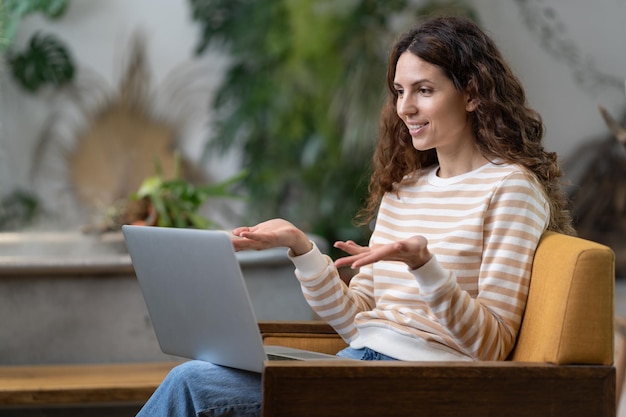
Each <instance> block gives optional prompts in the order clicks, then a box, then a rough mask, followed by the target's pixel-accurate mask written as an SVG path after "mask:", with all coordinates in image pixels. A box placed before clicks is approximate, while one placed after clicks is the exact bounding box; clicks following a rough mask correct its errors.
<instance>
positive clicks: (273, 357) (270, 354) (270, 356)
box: [267, 353, 298, 361]
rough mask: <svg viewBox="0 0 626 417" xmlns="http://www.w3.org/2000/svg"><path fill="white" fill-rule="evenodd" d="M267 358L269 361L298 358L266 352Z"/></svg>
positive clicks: (294, 359)
mask: <svg viewBox="0 0 626 417" xmlns="http://www.w3.org/2000/svg"><path fill="white" fill-rule="evenodd" d="M267 359H268V360H270V361H297V360H298V359H296V358H289V357H287V356H282V355H274V354H272V353H268V354H267Z"/></svg>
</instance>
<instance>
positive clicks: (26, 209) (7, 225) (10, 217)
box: [0, 190, 40, 230]
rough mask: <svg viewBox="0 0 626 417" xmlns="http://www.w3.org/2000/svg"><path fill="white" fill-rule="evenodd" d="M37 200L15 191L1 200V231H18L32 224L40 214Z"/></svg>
mask: <svg viewBox="0 0 626 417" xmlns="http://www.w3.org/2000/svg"><path fill="white" fill-rule="evenodd" d="M39 210H40V207H39V201H38V200H37V198H36V197H35V196H34V195H32V194H30V193H28V192H26V191H23V190H15V191H13V192H12V193H10V194H7V195H6V196H4V197H3V198H2V199H1V200H0V230H17V229H19V228H21V227H24V226H27V225H29V224H30V223H32V222H33V221H34V220H35V218H36V217H37V215H38V214H39Z"/></svg>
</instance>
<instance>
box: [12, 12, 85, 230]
mask: <svg viewBox="0 0 626 417" xmlns="http://www.w3.org/2000/svg"><path fill="white" fill-rule="evenodd" d="M68 2H69V0H0V54H2V59H4V62H5V64H6V67H7V68H8V69H9V71H10V73H11V74H12V76H13V79H14V80H15V81H16V82H17V83H18V85H20V87H22V88H23V89H24V90H26V91H28V92H30V93H35V92H37V91H38V90H39V88H41V87H42V86H53V87H59V86H62V85H64V84H66V83H68V82H70V81H71V80H72V79H73V78H74V75H75V65H74V61H73V59H72V56H71V54H70V52H69V49H68V48H67V47H66V45H65V44H64V43H63V41H61V40H60V39H58V38H57V37H55V36H54V35H51V34H41V33H36V34H34V35H33V36H32V37H31V39H30V42H29V43H28V45H27V47H26V48H25V50H24V51H21V52H17V51H15V50H14V49H13V48H12V41H13V39H14V37H15V34H16V32H17V29H18V27H19V24H20V22H21V20H22V19H24V18H25V17H26V16H28V15H31V14H34V13H41V14H42V15H44V16H45V17H46V18H48V19H59V18H60V17H61V16H63V14H64V13H65V10H66V9H67V6H68ZM39 205H40V204H39V201H38V198H37V196H35V195H33V194H32V193H31V192H29V191H25V190H20V189H17V190H13V191H11V192H9V193H7V194H5V195H3V196H2V198H1V199H0V230H17V229H20V228H23V227H24V226H26V225H28V224H30V223H31V222H32V221H33V220H34V219H35V217H36V216H37V215H38V214H39V213H40V208H39Z"/></svg>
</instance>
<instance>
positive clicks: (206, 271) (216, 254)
mask: <svg viewBox="0 0 626 417" xmlns="http://www.w3.org/2000/svg"><path fill="white" fill-rule="evenodd" d="M122 232H123V234H124V239H125V241H126V246H127V248H128V251H129V253H130V257H131V260H132V263H133V266H134V268H135V274H136V275H137V279H138V281H139V285H140V287H141V291H142V293H143V296H144V300H145V302H146V306H147V308H148V313H149V314H150V319H151V320H152V325H153V327H154V331H155V333H156V337H157V340H158V341H159V346H160V348H161V350H162V351H163V352H164V353H167V354H171V355H176V356H181V357H184V358H190V359H199V360H203V361H208V362H212V363H215V364H218V365H223V366H229V367H233V368H239V369H245V370H249V371H255V372H261V371H262V369H263V361H265V360H268V359H269V360H272V359H293V360H314V359H338V357H337V356H333V355H325V354H322V353H317V352H309V351H303V350H298V349H291V348H286V347H280V346H264V345H263V341H262V339H261V334H260V331H259V327H258V324H257V320H256V318H255V315H254V311H253V309H252V304H251V303H250V297H249V295H248V291H247V289H246V285H245V281H244V278H243V275H242V273H241V268H240V266H239V262H238V260H237V257H236V255H235V252H234V249H233V246H232V242H231V236H230V235H229V234H228V233H227V232H224V231H214V230H196V229H180V228H162V227H150V226H128V225H126V226H123V227H122ZM294 279H296V278H295V277H294Z"/></svg>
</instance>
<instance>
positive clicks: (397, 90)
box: [396, 88, 404, 97]
mask: <svg viewBox="0 0 626 417" xmlns="http://www.w3.org/2000/svg"><path fill="white" fill-rule="evenodd" d="M396 94H397V95H398V97H402V95H403V94H404V90H403V89H401V88H396Z"/></svg>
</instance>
